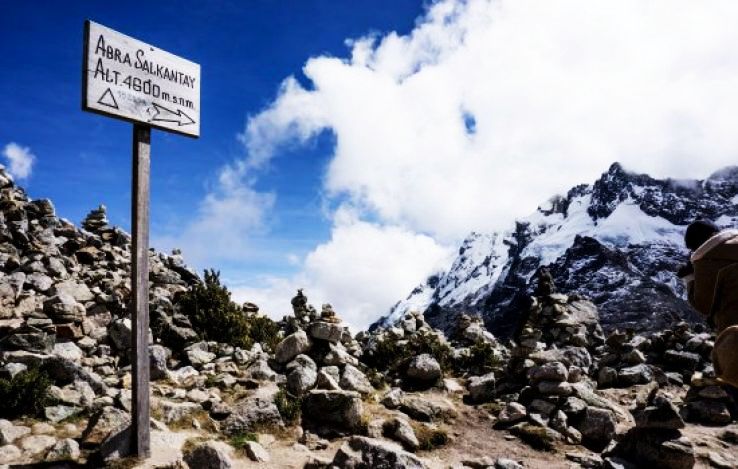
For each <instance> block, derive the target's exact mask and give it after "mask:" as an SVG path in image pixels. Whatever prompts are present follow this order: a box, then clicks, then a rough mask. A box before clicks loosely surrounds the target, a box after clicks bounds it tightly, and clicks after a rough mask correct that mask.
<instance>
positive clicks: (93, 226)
mask: <svg viewBox="0 0 738 469" xmlns="http://www.w3.org/2000/svg"><path fill="white" fill-rule="evenodd" d="M82 228H84V229H85V230H87V231H89V232H90V233H97V232H98V231H101V230H102V229H104V228H108V217H107V208H106V207H105V205H100V206H99V207H97V208H96V209H95V210H92V211H91V212H90V213H89V214H87V216H86V217H85V219H84V220H83V221H82Z"/></svg>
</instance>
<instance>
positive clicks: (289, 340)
mask: <svg viewBox="0 0 738 469" xmlns="http://www.w3.org/2000/svg"><path fill="white" fill-rule="evenodd" d="M311 345H312V343H311V342H310V339H309V338H308V336H307V334H306V333H305V331H297V332H295V333H294V334H290V335H288V336H287V337H285V338H284V339H283V340H282V341H281V342H280V343H278V344H277V346H276V348H275V352H274V355H275V359H276V360H277V361H278V362H279V363H287V362H289V361H291V360H292V359H293V358H295V357H296V356H298V355H300V354H301V353H306V352H308V351H310V346H311Z"/></svg>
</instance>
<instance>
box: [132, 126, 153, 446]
mask: <svg viewBox="0 0 738 469" xmlns="http://www.w3.org/2000/svg"><path fill="white" fill-rule="evenodd" d="M150 163H151V128H150V127H148V126H147V125H142V124H134V125H133V190H132V194H133V197H132V200H131V220H132V222H131V223H132V225H133V226H132V227H131V231H132V232H133V241H132V243H131V306H132V308H131V323H132V328H131V333H132V334H133V350H132V352H133V357H132V359H133V370H132V373H133V396H132V398H133V399H132V401H133V402H132V404H133V405H132V415H131V417H132V419H131V430H132V432H131V435H132V441H131V446H132V447H131V452H132V453H133V454H134V455H136V456H138V457H140V458H148V457H149V456H150V455H151V437H150V433H149V414H150V408H149V173H150V167H151V164H150Z"/></svg>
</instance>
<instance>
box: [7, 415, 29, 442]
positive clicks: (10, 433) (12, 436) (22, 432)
mask: <svg viewBox="0 0 738 469" xmlns="http://www.w3.org/2000/svg"><path fill="white" fill-rule="evenodd" d="M29 433H31V429H30V428H28V427H25V426H23V425H13V422H11V421H9V420H5V419H0V446H3V445H9V444H11V443H12V442H14V441H15V440H17V439H18V438H22V437H24V436H26V435H28V434H29Z"/></svg>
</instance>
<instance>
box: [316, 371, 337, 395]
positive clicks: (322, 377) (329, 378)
mask: <svg viewBox="0 0 738 469" xmlns="http://www.w3.org/2000/svg"><path fill="white" fill-rule="evenodd" d="M315 387H316V388H317V389H329V390H331V389H332V390H334V391H335V390H340V389H341V386H339V384H338V381H337V380H336V378H335V377H334V376H333V375H332V374H330V373H329V372H327V371H325V369H321V370H319V371H318V376H317V379H316V380H315Z"/></svg>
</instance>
